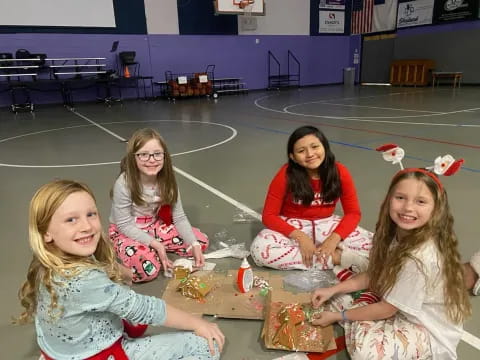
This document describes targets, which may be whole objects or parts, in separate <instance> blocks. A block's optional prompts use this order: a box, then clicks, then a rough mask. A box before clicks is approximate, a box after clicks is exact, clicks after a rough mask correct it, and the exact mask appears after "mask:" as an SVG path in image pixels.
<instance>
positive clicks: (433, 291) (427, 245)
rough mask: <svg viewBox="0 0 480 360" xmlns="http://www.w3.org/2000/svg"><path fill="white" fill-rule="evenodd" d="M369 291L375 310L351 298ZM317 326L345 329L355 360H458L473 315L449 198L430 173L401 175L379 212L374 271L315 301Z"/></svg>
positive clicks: (317, 294) (325, 290)
mask: <svg viewBox="0 0 480 360" xmlns="http://www.w3.org/2000/svg"><path fill="white" fill-rule="evenodd" d="M365 288H369V289H371V290H372V291H374V292H375V293H376V294H377V295H379V296H380V301H379V302H377V303H373V304H372V303H370V304H368V303H367V302H362V301H360V302H358V301H356V302H355V301H353V298H352V296H350V295H342V294H348V293H352V292H355V291H358V290H360V289H365ZM329 299H331V302H330V304H328V305H327V309H329V310H330V311H325V312H323V313H322V315H321V317H320V318H318V319H317V320H316V321H315V323H316V324H318V325H322V326H326V325H329V324H331V323H334V322H340V324H341V325H343V326H344V328H345V337H346V342H347V349H348V352H349V354H350V356H351V357H352V359H380V358H395V359H434V360H438V359H445V360H446V359H456V358H457V354H456V347H457V345H458V343H459V341H460V338H461V336H462V332H463V330H462V324H463V322H464V321H465V319H466V318H467V317H468V316H470V314H471V306H470V303H469V298H468V292H467V289H466V286H464V274H463V267H462V264H461V262H460V255H459V252H458V240H457V237H456V235H455V232H454V230H453V217H452V215H451V213H450V207H449V205H448V198H447V193H446V191H445V190H444V189H443V186H442V184H441V182H440V180H439V179H438V178H437V176H436V175H435V174H434V173H432V172H430V171H427V170H425V169H417V168H407V169H405V170H401V171H400V172H398V173H397V174H396V175H395V176H394V178H393V180H392V182H391V184H390V187H389V189H388V193H387V196H386V197H385V200H384V201H383V204H382V206H381V209H380V215H379V218H378V222H377V225H376V232H375V235H374V238H373V248H372V251H371V253H370V263H369V267H368V271H367V272H365V273H362V274H359V275H356V276H353V277H351V278H349V279H348V280H346V281H344V282H341V283H339V284H337V285H335V286H333V287H330V288H323V289H317V290H315V291H314V292H313V294H312V303H313V305H314V307H319V306H320V305H322V304H324V303H325V302H326V301H327V300H329Z"/></svg>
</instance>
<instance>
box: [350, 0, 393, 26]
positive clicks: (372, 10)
mask: <svg viewBox="0 0 480 360" xmlns="http://www.w3.org/2000/svg"><path fill="white" fill-rule="evenodd" d="M397 4H398V1H397V0H353V3H352V24H351V25H352V27H351V33H352V34H366V33H372V32H381V31H391V30H395V27H396V24H397V22H396V19H397Z"/></svg>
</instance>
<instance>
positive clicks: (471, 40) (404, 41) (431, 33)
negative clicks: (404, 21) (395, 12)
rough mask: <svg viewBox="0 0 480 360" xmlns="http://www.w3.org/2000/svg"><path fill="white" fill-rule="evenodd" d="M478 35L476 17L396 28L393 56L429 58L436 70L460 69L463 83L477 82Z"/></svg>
mask: <svg viewBox="0 0 480 360" xmlns="http://www.w3.org/2000/svg"><path fill="white" fill-rule="evenodd" d="M478 39H480V21H464V22H458V23H455V24H453V23H452V24H445V25H437V26H421V27H416V28H411V29H404V30H399V31H398V32H397V38H396V39H395V46H394V53H393V58H394V59H395V60H396V59H432V60H435V63H436V70H437V71H463V82H464V83H466V84H480V71H479V68H478V61H477V58H478V56H479V55H480V43H479V41H478ZM465 54H470V56H465Z"/></svg>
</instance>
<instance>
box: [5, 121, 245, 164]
mask: <svg viewBox="0 0 480 360" xmlns="http://www.w3.org/2000/svg"><path fill="white" fill-rule="evenodd" d="M79 116H81V117H82V118H84V116H83V115H81V114H79ZM169 121H170V122H177V120H145V121H138V120H137V121H112V122H107V123H103V124H104V125H107V124H125V123H139V122H169ZM182 121H183V122H188V123H199V124H207V125H218V126H222V127H225V128H227V129H229V130H230V131H232V135H231V136H230V137H229V138H227V139H225V140H222V141H220V142H218V143H215V144H212V145H207V146H204V147H201V148H198V149H192V150H187V151H183V152H180V153H175V154H172V155H171V156H172V157H173V156H179V155H185V154H191V153H194V152H197V151H202V150H207V149H211V148H213V147H216V146H219V145H222V144H225V143H226V142H229V141H230V140H232V139H233V138H235V137H236V136H237V134H238V132H237V130H236V129H235V128H233V127H231V126H228V125H225V124H220V123H214V122H208V123H205V122H202V121H195V120H182ZM89 122H90V124H89V125H76V126H67V127H62V128H57V129H50V130H42V131H36V132H32V133H27V134H22V135H17V136H12V137H9V138H6V139H2V140H0V143H2V142H6V141H9V140H14V139H19V138H22V137H27V136H31V135H38V134H43V133H47V132H53V131H60V130H65V129H73V128H79V127H88V126H96V125H98V124H96V123H94V122H93V121H91V120H90V119H89ZM99 128H100V129H102V130H103V129H104V127H103V126H101V127H99ZM109 131H110V130H109ZM113 136H114V137H116V138H117V139H119V140H120V141H122V142H125V141H126V140H125V139H123V138H122V137H121V136H120V137H119V136H117V134H115V135H113ZM119 163H120V161H109V162H101V163H87V164H63V165H19V164H7V163H0V166H4V167H12V168H30V169H35V168H39V169H42V168H43V169H48V168H74V167H87V166H103V165H115V164H119Z"/></svg>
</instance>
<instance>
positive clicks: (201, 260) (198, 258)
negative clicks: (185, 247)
mask: <svg viewBox="0 0 480 360" xmlns="http://www.w3.org/2000/svg"><path fill="white" fill-rule="evenodd" d="M192 253H193V257H194V258H195V264H194V266H195V267H196V268H199V269H201V268H203V266H204V265H205V257H204V256H203V253H202V247H201V246H199V245H197V246H193V248H192Z"/></svg>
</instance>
